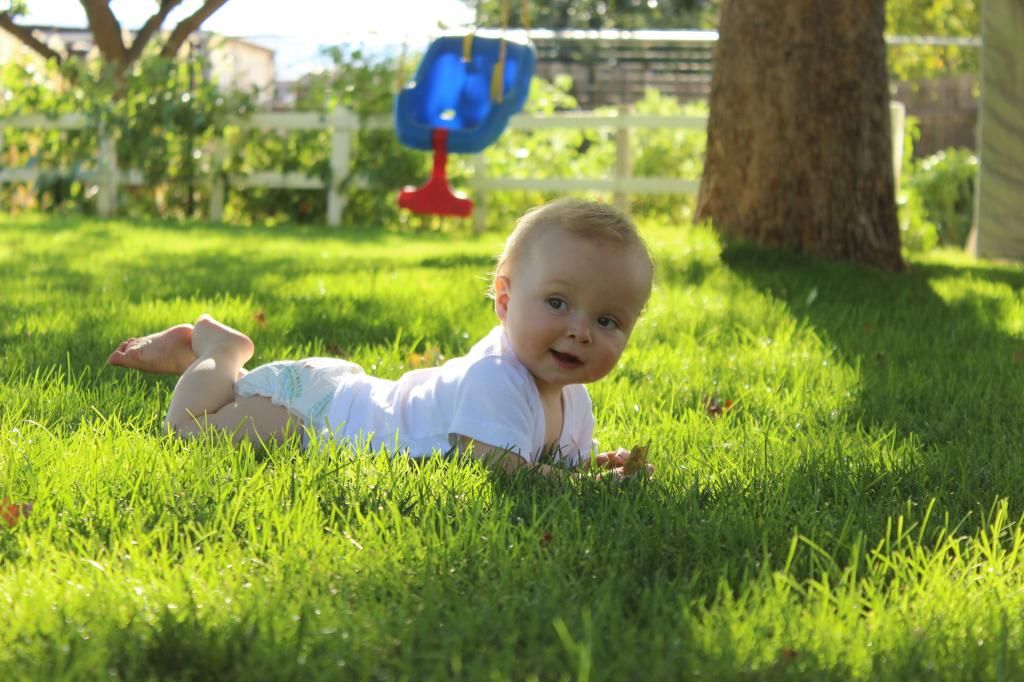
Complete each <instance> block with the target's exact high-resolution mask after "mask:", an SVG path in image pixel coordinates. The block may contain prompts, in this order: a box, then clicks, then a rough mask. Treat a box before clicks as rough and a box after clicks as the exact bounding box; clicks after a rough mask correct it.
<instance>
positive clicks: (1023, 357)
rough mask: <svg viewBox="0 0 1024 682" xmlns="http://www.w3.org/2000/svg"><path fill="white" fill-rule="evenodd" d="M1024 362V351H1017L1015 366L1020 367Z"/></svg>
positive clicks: (1014, 360)
mask: <svg viewBox="0 0 1024 682" xmlns="http://www.w3.org/2000/svg"><path fill="white" fill-rule="evenodd" d="M1022 362H1024V350H1018V351H1015V352H1014V354H1013V364H1015V365H1019V364H1020V363H1022Z"/></svg>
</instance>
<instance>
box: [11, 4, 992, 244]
mask: <svg viewBox="0 0 1024 682" xmlns="http://www.w3.org/2000/svg"><path fill="white" fill-rule="evenodd" d="M511 5H512V10H513V14H512V18H511V23H512V24H513V25H515V24H516V22H517V21H518V18H517V17H518V16H519V15H518V14H517V12H519V11H520V9H519V8H520V7H521V6H520V5H519V3H511ZM531 11H532V12H533V19H532V23H533V24H534V25H538V24H544V25H547V26H553V27H560V26H567V27H568V26H572V27H584V26H586V27H605V26H609V25H611V24H612V23H614V24H615V25H616V26H619V27H636V28H643V27H659V28H663V27H666V26H668V27H671V26H690V27H692V26H708V25H713V23H714V14H715V13H716V12H717V3H716V2H705V1H702V0H692V1H688V2H680V3H666V2H662V3H653V4H652V3H633V2H611V3H604V2H584V3H567V2H556V3H549V4H545V5H540V4H537V5H536V6H531ZM480 12H481V18H482V21H481V23H483V24H494V23H495V22H496V21H497V22H498V23H500V17H499V16H497V15H496V14H495V12H498V13H499V14H500V3H499V2H497V1H496V0H488V1H486V2H482V3H481V5H480ZM886 12H887V19H888V32H889V33H891V34H900V35H912V34H928V35H935V34H940V35H976V34H977V33H978V31H979V30H980V3H978V2H976V1H974V0H969V1H967V2H953V1H952V0H899V1H893V2H888V3H886ZM496 17H497V18H496ZM613 19H614V22H613ZM327 54H328V55H329V56H330V58H331V62H332V68H330V69H327V70H326V71H324V72H322V73H318V74H311V75H309V76H307V77H305V78H304V79H303V80H302V82H301V84H300V87H299V90H298V93H297V99H296V103H295V108H296V109H299V110H304V111H319V112H324V113H327V112H330V111H331V110H332V109H333V108H334V107H336V106H344V107H347V108H348V109H350V110H352V111H354V112H355V113H356V114H357V115H359V116H360V117H363V118H366V117H373V116H384V117H386V116H389V115H390V111H391V103H392V98H393V96H394V93H395V91H396V89H397V88H398V87H399V85H400V84H401V83H402V81H403V80H404V79H406V78H407V77H408V75H409V73H408V71H409V69H410V68H411V66H410V65H414V64H415V63H416V62H417V60H418V57H417V56H416V55H411V56H409V57H408V58H407V59H405V60H404V62H403V63H399V61H397V60H396V59H393V58H389V57H385V56H380V55H372V54H369V53H367V52H365V51H363V50H360V49H352V48H342V47H336V48H332V49H330V50H329V51H328V52H327ZM889 57H890V66H891V70H892V73H893V76H894V78H910V77H915V78H916V77H936V76H941V75H944V74H947V73H955V72H965V71H967V72H969V71H971V70H974V69H976V68H977V61H978V50H977V49H974V48H958V47H944V48H929V47H917V46H914V47H907V46H904V47H894V48H893V49H891V50H890V53H889ZM208 72H209V70H208V68H207V64H206V63H205V62H204V61H203V57H202V56H201V55H193V56H192V58H190V59H184V60H179V61H175V62H171V61H167V60H163V59H159V58H158V57H157V56H156V50H155V49H153V50H151V51H150V53H149V54H147V55H146V57H145V58H144V59H142V60H140V62H139V63H138V64H136V66H135V68H134V71H133V73H132V74H131V77H130V78H129V79H127V80H126V81H125V82H124V83H119V82H118V81H117V79H115V78H113V77H112V75H111V74H110V73H109V72H107V71H105V69H104V67H103V66H102V65H101V64H100V63H99V62H89V63H86V62H82V61H76V60H70V61H68V62H66V63H65V64H63V65H61V66H60V67H58V66H57V65H55V64H53V63H50V64H48V65H42V64H40V63H38V62H27V63H26V62H12V63H8V64H4V65H3V66H2V67H0V117H2V116H9V115H13V114H17V113H43V114H46V115H59V114H62V113H70V112H83V113H85V114H86V115H88V116H89V117H90V120H91V121H92V122H93V124H94V125H96V126H100V125H102V126H104V127H105V128H106V129H108V130H115V131H117V139H118V153H119V164H120V167H121V168H122V169H124V168H135V169H138V170H141V171H142V174H143V180H144V184H143V185H142V186H139V187H131V188H130V187H122V190H121V201H122V206H121V212H122V213H123V214H125V215H128V216H139V217H141V216H153V215H156V216H160V217H165V218H174V219H178V218H187V217H190V216H194V217H204V216H205V215H206V213H207V210H208V204H209V198H210V188H211V181H212V179H213V178H215V177H218V176H219V177H228V176H230V175H234V174H241V175H244V174H247V173H252V172H256V171H279V172H291V171H297V172H301V173H305V174H307V175H311V176H314V177H321V178H324V179H327V178H328V177H329V155H330V136H329V134H328V133H327V132H321V131H314V132H291V133H287V134H281V133H279V131H267V132H257V131H252V130H244V131H243V130H242V129H241V128H239V126H238V125H236V124H235V123H233V121H237V120H238V119H239V118H242V119H244V117H246V116H247V115H248V114H250V113H251V112H252V111H253V110H254V104H253V102H254V97H253V95H254V93H244V92H235V93H230V94H225V93H222V92H220V91H219V90H218V88H217V87H216V84H215V83H214V82H212V81H211V80H210V79H209V78H208V77H207V73H208ZM571 90H572V82H571V81H570V80H569V78H568V77H567V76H560V77H556V78H555V79H554V80H553V82H546V81H543V80H541V79H535V81H534V84H533V87H532V90H531V95H530V99H529V101H528V103H527V105H526V108H525V110H526V111H527V112H532V113H538V114H548V113H553V112H557V111H565V110H574V109H577V108H578V104H577V102H576V100H575V99H574V98H573V97H572V95H571V94H570V92H571ZM634 110H635V111H636V112H638V113H642V114H661V115H675V114H687V115H700V114H702V113H706V105H705V104H704V103H700V102H698V103H690V104H682V103H680V102H679V101H677V100H676V99H674V98H672V97H669V96H666V95H662V94H660V93H658V92H657V91H648V92H647V93H645V97H644V98H643V99H642V100H640V101H639V102H636V103H635V105H634ZM598 113H607V112H598ZM914 134H915V133H914V130H913V127H912V126H911V127H909V128H908V136H909V137H908V141H910V142H912V141H913V136H914ZM221 137H223V139H224V140H225V141H226V146H225V148H226V152H227V153H226V156H225V157H224V159H223V160H222V161H218V162H215V161H214V159H213V158H212V153H211V152H212V150H213V144H214V141H215V140H217V139H218V138H221ZM5 142H6V145H5V149H4V152H3V158H2V159H0V163H3V164H4V165H7V166H14V167H18V166H25V165H27V166H32V167H38V168H40V169H41V170H42V171H43V173H42V175H41V177H40V181H39V182H38V183H37V185H36V186H35V187H25V186H23V185H13V184H6V185H2V186H0V202H3V205H4V206H5V207H11V208H12V209H14V210H15V211H17V210H19V209H21V208H42V209H45V210H51V209H62V210H74V211H80V212H84V213H91V212H94V210H95V203H94V200H95V188H94V187H93V186H92V185H91V184H90V183H89V182H86V181H85V180H84V174H86V173H88V172H89V171H91V170H95V161H94V159H95V158H96V156H97V153H96V151H97V150H96V147H97V140H96V135H95V132H94V131H92V130H86V131H80V132H75V131H73V132H56V131H50V132H42V131H14V130H9V131H7V135H6V140H5ZM703 144H704V140H703V136H702V135H699V134H698V135H694V134H692V133H687V132H685V131H673V130H650V131H634V133H633V145H632V146H633V154H634V159H633V161H634V174H635V175H637V176H669V177H673V176H675V177H683V178H687V179H694V180H696V179H699V177H700V174H701V170H702V157H703ZM908 148H909V147H908ZM613 159H614V133H613V132H612V131H599V130H589V131H578V130H539V131H509V132H507V133H506V134H505V135H503V136H502V137H501V138H500V139H499V141H498V142H497V143H496V144H494V145H493V146H492V147H490V148H489V149H488V150H487V153H486V163H487V172H488V173H489V174H491V175H493V176H504V177H607V175H608V174H609V173H610V172H611V168H613V165H614V164H613ZM472 164H473V160H472V159H471V158H469V157H465V156H459V155H456V156H453V157H451V158H450V161H449V172H450V175H451V178H452V183H453V185H454V186H455V187H456V188H465V187H466V185H467V183H468V181H469V179H470V176H471V173H472V172H473V167H472ZM352 168H353V171H352V173H351V174H350V176H349V177H347V178H343V179H340V180H338V182H339V185H340V187H341V189H342V190H343V192H344V195H345V198H346V202H347V204H346V210H345V221H346V223H348V224H351V225H376V226H397V227H408V228H414V229H437V228H450V227H452V226H455V227H459V226H464V225H465V224H466V223H465V222H464V221H451V220H449V221H440V220H436V219H430V218H423V217H419V216H410V215H408V214H405V213H399V212H398V210H397V207H396V205H395V200H394V198H395V193H396V192H397V190H398V189H399V188H400V187H402V186H404V185H409V184H420V183H422V182H423V181H424V180H425V179H426V177H427V175H428V174H429V168H430V158H429V154H426V153H422V152H419V151H415V150H410V149H407V148H405V147H402V146H401V145H400V144H398V142H397V140H396V139H395V136H394V134H393V133H392V132H391V131H389V130H364V131H362V132H361V133H360V135H359V139H358V141H357V144H356V146H355V148H354V150H353V165H352ZM58 169H63V170H62V171H61V170H58ZM975 173H976V159H975V158H974V157H973V155H972V154H971V153H970V152H969V151H966V150H950V151H947V152H945V153H942V154H940V155H937V156H936V157H935V158H932V159H929V160H923V161H918V162H915V161H914V160H913V159H912V158H910V156H908V157H907V159H906V160H905V163H904V168H903V190H904V191H903V193H902V194H901V197H900V210H901V222H902V225H903V228H904V229H903V241H904V245H905V247H907V248H908V249H910V250H921V249H927V248H930V246H931V245H932V244H935V243H937V242H939V241H940V240H941V241H942V242H943V243H947V244H961V243H962V242H963V238H964V234H965V232H966V229H967V226H969V224H970V208H971V206H970V205H971V196H972V185H973V177H974V174H975ZM549 196H550V195H545V194H543V193H538V192H494V193H489V195H488V197H487V209H488V211H489V215H490V217H491V219H490V221H489V224H491V225H506V224H508V222H509V221H511V220H512V219H514V217H515V216H516V215H518V214H519V213H521V212H522V210H523V209H524V208H525V207H527V206H529V205H532V204H534V203H536V202H538V201H541V200H544V199H546V198H549ZM691 204H692V201H689V200H686V199H680V198H679V197H663V196H655V195H651V196H636V197H634V204H633V206H634V210H635V211H636V212H637V213H638V214H639V215H641V216H646V215H653V214H655V213H662V214H665V215H667V216H668V217H669V218H670V219H672V220H683V219H686V218H687V217H688V216H689V214H690V210H691V207H692V206H691ZM325 212H326V196H325V193H324V192H322V191H319V190H283V189H251V190H240V189H233V190H231V189H229V192H228V194H227V201H226V205H225V209H224V219H225V221H227V222H231V223H238V224H269V225H273V224H279V223H283V222H294V223H318V222H322V221H323V217H324V215H325Z"/></svg>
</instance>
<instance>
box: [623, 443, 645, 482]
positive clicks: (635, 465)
mask: <svg viewBox="0 0 1024 682" xmlns="http://www.w3.org/2000/svg"><path fill="white" fill-rule="evenodd" d="M650 447H651V445H650V443H648V444H647V445H637V446H636V447H634V448H633V449H632V450H630V451H629V459H627V460H626V463H625V464H623V465H622V473H623V475H625V476H632V475H633V474H636V473H639V472H646V471H647V449H648V448H650Z"/></svg>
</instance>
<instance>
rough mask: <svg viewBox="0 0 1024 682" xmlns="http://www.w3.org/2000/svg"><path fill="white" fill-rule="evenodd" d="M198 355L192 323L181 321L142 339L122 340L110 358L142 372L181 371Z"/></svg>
mask: <svg viewBox="0 0 1024 682" xmlns="http://www.w3.org/2000/svg"><path fill="white" fill-rule="evenodd" d="M195 359H196V356H195V353H193V352H192V325H190V324H179V325H177V326H175V327H170V328H168V329H165V330H163V331H162V332H157V333H155V334H150V335H149V336H143V337H142V338H139V339H128V340H126V341H122V342H121V344H120V345H118V347H117V348H116V349H115V350H114V352H113V353H111V354H110V357H109V358H107V362H108V363H110V364H111V365H114V366H116V367H127V368H129V369H137V370H140V371H143V372H154V373H157V374H181V373H182V372H184V371H185V370H186V369H187V368H188V366H189V365H191V364H192V363H193V362H195Z"/></svg>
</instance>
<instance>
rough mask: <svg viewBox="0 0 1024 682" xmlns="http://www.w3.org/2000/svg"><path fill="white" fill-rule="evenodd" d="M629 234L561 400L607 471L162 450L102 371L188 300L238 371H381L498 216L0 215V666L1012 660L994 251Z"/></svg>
mask: <svg viewBox="0 0 1024 682" xmlns="http://www.w3.org/2000/svg"><path fill="white" fill-rule="evenodd" d="M644 231H645V234H646V236H647V238H648V240H649V242H650V244H651V245H652V247H653V248H654V249H655V251H656V257H657V260H658V275H657V277H658V282H657V286H656V290H655V293H654V296H653V298H652V300H651V302H650V305H649V307H648V310H647V312H646V314H645V316H644V319H643V320H642V322H641V324H640V326H639V328H638V329H637V331H636V333H635V335H634V340H633V344H632V346H631V348H630V349H629V350H628V351H627V353H626V355H625V356H624V358H623V361H622V363H621V365H620V366H619V367H618V368H617V369H616V371H615V372H614V373H613V374H612V375H611V376H610V377H608V378H607V379H605V380H604V381H602V382H600V383H598V384H596V385H594V386H592V387H591V389H592V390H591V393H592V395H593V398H594V403H595V411H596V416H597V420H598V429H597V433H596V436H597V438H598V439H599V441H600V442H601V444H602V445H605V446H609V447H614V446H619V445H623V446H627V447H628V446H631V445H635V444H639V443H648V442H650V443H651V454H650V458H651V460H652V461H654V463H655V464H656V466H657V477H656V478H655V479H654V480H651V481H647V482H641V481H631V482H627V483H626V484H624V485H616V484H613V483H610V482H608V481H595V480H583V481H548V480H534V479H531V478H529V477H518V478H514V479H511V480H509V479H503V478H500V477H495V476H493V475H491V474H489V473H488V472H487V471H486V470H485V469H483V468H482V467H481V466H479V465H478V464H476V463H473V462H466V461H458V460H455V461H452V460H445V459H442V458H434V459H431V460H429V461H427V462H426V463H425V464H422V465H416V464H413V463H411V462H410V461H408V460H405V459H402V458H398V459H394V460H389V459H387V458H386V457H383V456H381V455H378V454H376V453H370V452H352V451H348V450H339V449H336V448H333V447H328V448H326V449H324V450H322V451H316V452H304V451H302V450H300V449H299V448H298V447H297V446H296V445H295V444H294V443H292V444H289V445H285V446H280V447H275V448H272V449H271V450H269V451H268V452H254V451H252V450H251V449H248V448H240V449H239V448H231V447H229V446H227V445H226V444H225V443H223V442H217V441H213V440H206V441H201V442H192V443H188V444H183V443H180V442H177V441H174V440H169V439H167V438H166V437H164V436H163V435H162V434H161V431H160V420H161V418H162V415H163V411H164V410H165V409H166V406H167V401H168V396H169V394H170V390H171V388H172V386H173V380H172V379H170V378H168V377H153V376H143V375H139V374H135V373H127V372H123V371H116V370H114V369H112V368H108V367H106V366H105V365H104V361H105V359H106V356H107V354H108V353H109V351H110V349H111V348H112V347H113V346H114V345H115V344H116V343H117V342H118V341H120V340H121V339H123V338H125V337H127V336H130V335H137V334H139V333H145V332H149V331H152V330H155V329H159V328H163V327H166V326H168V325H170V324H174V323H178V322H182V321H189V320H192V319H194V318H195V317H196V316H197V315H198V314H200V313H202V312H211V313H214V314H215V315H217V316H218V317H219V318H221V319H223V320H224V321H225V322H227V323H228V324H232V325H234V326H237V327H239V328H241V329H243V330H244V331H246V332H247V333H249V334H251V335H252V336H253V338H254V339H255V341H256V344H257V356H256V358H254V361H255V362H265V361H269V360H272V359H280V358H285V357H300V356H304V355H313V354H330V355H343V356H345V357H348V358H350V359H352V360H354V361H356V362H359V363H361V364H363V365H364V366H365V367H367V369H372V371H374V372H376V373H378V374H381V375H383V376H388V377H395V376H398V375H399V374H401V373H402V372H403V371H407V370H408V369H409V368H410V363H411V362H412V361H413V359H414V356H415V355H417V354H422V353H424V352H425V351H426V350H427V349H432V348H437V349H438V350H439V352H440V353H441V355H443V356H444V357H452V356H455V355H458V354H460V353H463V352H465V351H466V350H468V348H469V347H470V346H471V345H472V343H473V342H474V341H475V340H476V339H477V338H479V337H480V336H481V335H483V334H484V333H486V331H487V330H488V329H489V328H490V327H491V326H492V325H493V324H494V316H493V312H492V310H491V308H490V304H489V302H488V300H487V299H486V297H485V294H484V292H485V289H486V276H487V273H488V271H489V269H490V267H491V260H490V259H491V256H493V254H494V253H496V252H497V250H498V249H499V248H500V244H501V237H500V235H489V236H485V237H479V238H467V237H456V236H449V235H436V234H425V235H424V234H421V235H400V234H395V233H388V232H378V231H365V232H348V231H339V230H327V229H318V228H277V229H273V230H253V229H250V230H246V229H233V228H226V227H209V226H202V225H193V226H187V227H182V226H171V225H162V224H159V223H151V224H129V223H120V222H101V221H90V220H77V219H50V218H40V217H34V218H28V219H20V220H18V221H16V222H13V223H10V222H8V223H7V224H5V225H2V226H0V498H5V497H7V498H10V499H11V500H14V501H17V502H23V501H26V502H27V501H31V502H32V503H33V504H34V507H33V510H32V513H31V516H30V517H29V518H28V519H27V520H22V521H20V522H19V523H18V524H17V525H16V526H15V527H14V528H13V529H11V530H3V529H0V606H2V608H3V610H4V618H3V621H2V622H3V623H4V627H3V629H2V630H0V679H5V680H6V679H40V680H44V679H45V680H52V679H96V678H100V677H108V678H113V679H130V680H135V679H146V678H154V677H167V678H171V679H187V678H209V679H230V678H238V679H291V678H302V679H360V678H373V679H396V678H412V679H453V678H464V679H482V678H484V679H490V678H499V679H501V678H510V679H528V678H538V679H560V678H568V679H609V680H622V679H679V678H687V677H696V676H701V677H704V678H712V679H714V678H722V677H725V678H734V677H748V676H750V677H754V678H769V679H771V678H775V677H787V678H796V679H802V678H808V679H820V678H823V677H824V678H832V679H847V678H859V679H872V680H873V679H896V680H903V679H943V678H945V679H980V678H991V679H1017V678H1020V677H1021V676H1022V675H1024V625H1022V622H1021V620H1020V618H1019V615H1018V614H1019V613H1020V612H1021V609H1022V608H1024V566H1022V565H1021V563H1022V561H1024V529H1022V527H1021V519H1022V515H1024V498H1022V494H1021V491H1022V490H1024V457H1022V454H1024V452H1022V447H1021V445H1020V441H1021V436H1022V435H1024V432H1022V429H1024V423H1022V420H1021V417H1020V414H1021V399H1022V396H1024V298H1022V294H1021V292H1022V289H1024V270H1022V269H1021V268H1020V267H1012V266H1001V265H993V264H990V263H984V262H974V261H971V260H969V259H967V258H965V257H964V256H963V255H961V254H956V253H953V252H941V253H937V254H934V255H932V256H929V257H928V258H926V259H924V260H920V261H917V262H915V263H914V264H913V267H912V269H911V271H910V272H909V273H907V274H904V275H889V274H882V273H878V272H874V271H869V270H864V269H860V268H853V267H848V266H837V265H833V264H827V263H821V262H816V261H810V260H807V259H802V258H797V257H793V256H789V255H780V254H772V253H767V252H763V251H760V250H757V249H753V248H749V247H733V248H730V249H727V250H726V251H725V253H724V254H723V253H722V250H721V249H720V247H719V245H718V242H717V240H716V239H715V237H714V236H713V234H711V233H710V232H708V231H706V230H703V229H696V228H690V227H668V226H660V225H646V226H644ZM711 397H717V398H718V399H720V400H722V401H724V400H731V401H733V407H732V408H731V409H730V410H729V411H727V412H725V413H724V414H722V415H720V416H717V417H715V416H710V415H709V414H708V411H707V410H706V408H705V403H706V401H707V399H708V398H711Z"/></svg>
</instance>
